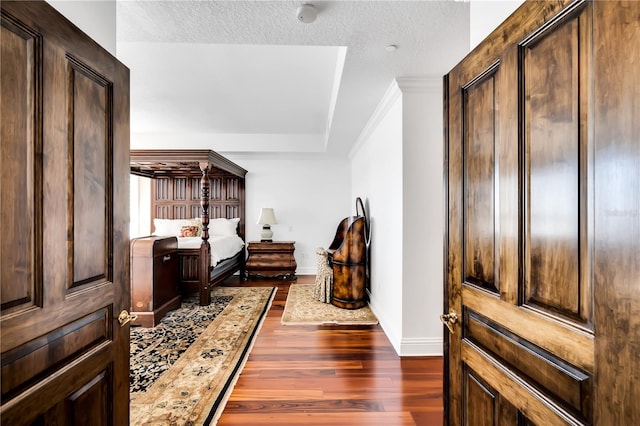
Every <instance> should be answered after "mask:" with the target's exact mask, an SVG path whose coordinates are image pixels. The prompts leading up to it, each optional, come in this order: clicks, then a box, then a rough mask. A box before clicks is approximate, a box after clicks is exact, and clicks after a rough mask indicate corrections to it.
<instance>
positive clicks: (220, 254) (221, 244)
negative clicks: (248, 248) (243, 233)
mask: <svg viewBox="0 0 640 426" xmlns="http://www.w3.org/2000/svg"><path fill="white" fill-rule="evenodd" d="M201 244H202V238H200V237H178V248H179V249H197V248H200V245H201ZM209 245H210V246H211V266H216V265H217V264H218V263H219V262H220V261H222V260H225V259H228V258H230V257H232V256H233V255H235V254H236V253H238V252H239V251H240V250H242V248H243V247H244V241H242V238H240V237H239V236H237V235H225V236H211V237H209Z"/></svg>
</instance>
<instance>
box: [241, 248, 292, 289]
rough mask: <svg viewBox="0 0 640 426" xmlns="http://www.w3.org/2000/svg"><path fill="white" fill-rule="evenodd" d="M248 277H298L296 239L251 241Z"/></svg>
mask: <svg viewBox="0 0 640 426" xmlns="http://www.w3.org/2000/svg"><path fill="white" fill-rule="evenodd" d="M247 251H248V252H249V257H248V259H247V264H246V277H247V278H280V279H287V280H295V279H296V267H297V266H298V265H297V264H296V259H295V257H294V256H293V252H294V251H295V241H273V242H261V241H250V242H249V244H248V245H247Z"/></svg>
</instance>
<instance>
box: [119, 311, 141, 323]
mask: <svg viewBox="0 0 640 426" xmlns="http://www.w3.org/2000/svg"><path fill="white" fill-rule="evenodd" d="M137 319H138V316H137V315H129V312H127V311H126V310H124V311H122V312H120V315H118V322H119V323H120V327H122V326H124V325H125V324H126V323H128V322H133V321H135V320H137Z"/></svg>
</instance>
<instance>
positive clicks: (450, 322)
mask: <svg viewBox="0 0 640 426" xmlns="http://www.w3.org/2000/svg"><path fill="white" fill-rule="evenodd" d="M440 321H442V323H443V324H444V325H446V326H447V328H448V329H449V332H450V333H451V334H455V333H456V329H455V323H456V322H458V314H456V311H454V310H453V309H452V310H451V311H450V312H449V313H448V314H442V315H440Z"/></svg>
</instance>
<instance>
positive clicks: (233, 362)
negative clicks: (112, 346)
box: [129, 287, 276, 425]
mask: <svg viewBox="0 0 640 426" xmlns="http://www.w3.org/2000/svg"><path fill="white" fill-rule="evenodd" d="M275 292H276V288H275V287H271V288H264V287H263V288H247V287H216V288H214V289H213V291H212V293H211V299H212V302H211V305H209V306H199V305H198V303H197V299H196V298H190V299H185V300H183V302H182V307H181V308H180V309H176V310H175V311H171V312H169V313H168V314H167V315H166V316H165V317H164V318H163V319H162V321H161V323H160V324H158V325H157V326H155V327H154V328H147V329H145V328H140V327H132V328H131V346H130V353H131V358H130V363H131V367H130V369H131V371H130V377H129V381H130V417H131V418H130V424H131V425H203V424H204V425H206V424H215V423H216V422H217V420H218V418H219V417H220V414H221V413H222V410H223V409H224V406H225V404H226V401H227V398H228V397H229V395H230V394H231V391H232V389H233V386H234V385H235V382H236V381H237V378H238V376H239V375H240V371H242V368H243V367H244V363H245V361H246V358H247V357H248V355H249V352H250V350H251V347H252V345H253V341H254V340H255V337H256V336H257V334H258V331H259V329H260V327H261V325H262V322H263V320H264V318H265V316H266V313H267V311H268V310H269V308H270V306H271V301H272V300H273V297H274V295H275Z"/></svg>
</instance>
